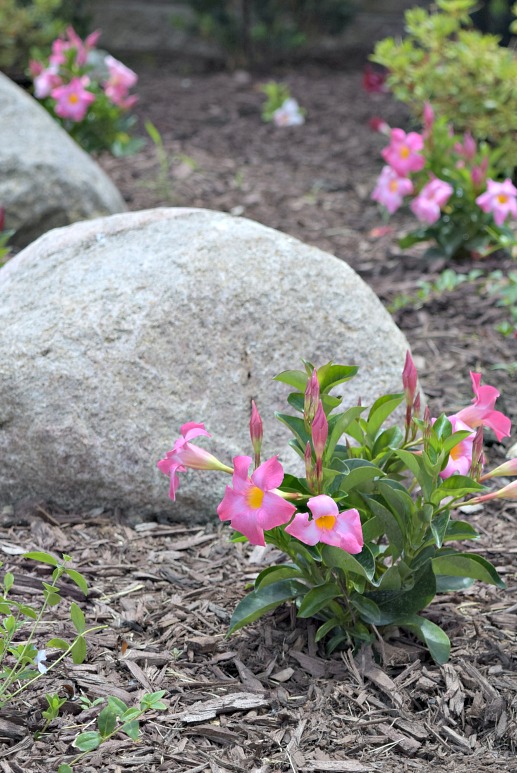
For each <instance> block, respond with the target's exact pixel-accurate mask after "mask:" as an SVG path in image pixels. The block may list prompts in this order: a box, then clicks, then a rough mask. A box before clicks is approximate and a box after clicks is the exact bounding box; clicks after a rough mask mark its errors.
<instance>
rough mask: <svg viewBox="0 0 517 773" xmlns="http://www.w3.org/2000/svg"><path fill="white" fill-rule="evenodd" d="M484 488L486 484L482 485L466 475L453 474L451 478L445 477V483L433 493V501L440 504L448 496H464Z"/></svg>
mask: <svg viewBox="0 0 517 773" xmlns="http://www.w3.org/2000/svg"><path fill="white" fill-rule="evenodd" d="M484 488H485V487H484V486H481V485H480V484H479V483H477V482H476V481H475V480H473V479H472V478H469V477H467V476H466V475H451V476H450V478H445V480H444V481H443V483H441V484H440V485H439V486H438V488H437V489H435V491H434V492H433V494H432V495H431V502H432V503H433V504H435V505H438V504H440V502H441V501H442V499H445V498H446V497H464V496H465V495H466V494H472V493H474V492H475V491H483V490H484Z"/></svg>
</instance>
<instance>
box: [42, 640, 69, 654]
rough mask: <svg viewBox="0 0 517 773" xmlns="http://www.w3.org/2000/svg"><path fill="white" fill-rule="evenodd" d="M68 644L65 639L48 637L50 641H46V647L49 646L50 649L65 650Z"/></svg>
mask: <svg viewBox="0 0 517 773" xmlns="http://www.w3.org/2000/svg"><path fill="white" fill-rule="evenodd" d="M69 646H70V644H69V643H68V642H67V641H65V639H59V638H54V639H50V641H48V642H47V647H51V648H52V649H55V650H64V651H66V650H67V649H68V648H69Z"/></svg>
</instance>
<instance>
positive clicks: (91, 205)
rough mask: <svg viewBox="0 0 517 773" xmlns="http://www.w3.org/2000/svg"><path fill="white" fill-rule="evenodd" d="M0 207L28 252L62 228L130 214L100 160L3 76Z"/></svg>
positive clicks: (0, 83) (16, 239)
mask: <svg viewBox="0 0 517 773" xmlns="http://www.w3.org/2000/svg"><path fill="white" fill-rule="evenodd" d="M0 169H1V170H2V174H1V175H0V206H3V207H5V208H6V223H5V227H6V228H13V229H14V230H15V231H16V233H15V235H14V237H13V239H12V242H13V243H14V244H17V245H18V246H20V247H24V246H25V245H27V244H30V242H31V241H33V240H34V239H36V238H37V237H38V236H41V234H43V233H45V232H46V231H49V230H50V229H51V228H56V227H57V226H63V225H69V224H70V223H75V222H76V221H78V220H85V219H87V218H96V217H101V216H103V215H110V214H113V213H116V212H124V211H125V209H126V205H125V203H124V200H123V198H122V196H121V195H120V193H119V192H118V190H117V189H116V188H115V186H114V185H113V183H112V182H111V180H110V179H109V178H108V177H107V176H106V175H105V174H104V172H103V171H102V169H101V168H100V167H99V166H98V164H96V163H95V161H94V160H93V159H92V158H91V157H90V156H89V155H88V154H87V153H85V152H84V151H83V150H81V148H80V147H79V146H78V145H77V144H76V143H75V142H74V141H73V140H72V139H71V138H70V137H69V136H68V134H67V133H66V132H65V131H64V129H62V128H61V127H60V126H59V124H58V123H57V122H56V121H54V119H53V118H51V116H50V115H49V114H48V113H47V112H46V110H44V109H43V108H42V107H41V105H38V103H37V102H36V100H35V99H33V98H32V97H30V96H29V95H28V94H27V93H25V92H24V91H23V89H21V88H19V86H17V85H16V84H15V83H13V81H11V80H10V79H9V78H7V77H6V76H5V75H3V74H2V73H0Z"/></svg>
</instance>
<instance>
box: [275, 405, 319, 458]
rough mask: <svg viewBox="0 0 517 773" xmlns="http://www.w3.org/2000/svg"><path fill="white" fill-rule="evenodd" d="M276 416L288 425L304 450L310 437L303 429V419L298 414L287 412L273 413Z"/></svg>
mask: <svg viewBox="0 0 517 773" xmlns="http://www.w3.org/2000/svg"><path fill="white" fill-rule="evenodd" d="M275 416H276V418H277V419H278V420H279V421H281V422H282V424H285V425H286V427H289V429H290V430H291V432H292V433H293V435H294V436H295V438H296V439H297V440H298V441H299V442H300V444H301V446H302V448H303V449H304V450H305V446H306V445H307V443H308V442H309V440H310V439H311V436H310V434H309V433H308V432H307V430H306V429H305V424H304V421H303V419H301V418H300V417H299V416H289V414H287V413H275Z"/></svg>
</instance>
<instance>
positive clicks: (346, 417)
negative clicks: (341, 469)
mask: <svg viewBox="0 0 517 773" xmlns="http://www.w3.org/2000/svg"><path fill="white" fill-rule="evenodd" d="M364 410H365V408H364V407H363V406H360V405H354V406H352V407H351V408H348V410H346V411H345V412H344V413H340V414H338V415H337V416H332V417H331V418H330V419H329V438H328V442H327V448H326V450H325V458H326V459H332V455H333V453H334V450H335V448H336V446H337V444H338V443H339V439H340V437H341V436H342V435H343V433H344V432H345V430H346V429H347V427H349V426H350V424H351V423H352V422H353V421H355V420H356V419H357V418H359V416H360V415H361V413H362V412H363V411H364Z"/></svg>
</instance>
